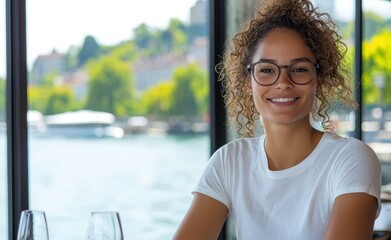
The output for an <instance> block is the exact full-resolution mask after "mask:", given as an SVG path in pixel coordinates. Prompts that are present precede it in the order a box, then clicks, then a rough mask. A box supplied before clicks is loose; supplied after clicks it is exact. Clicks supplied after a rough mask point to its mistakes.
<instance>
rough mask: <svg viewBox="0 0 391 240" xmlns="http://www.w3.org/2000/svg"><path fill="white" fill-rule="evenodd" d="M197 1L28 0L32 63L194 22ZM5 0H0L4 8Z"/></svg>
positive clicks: (340, 7)
mask: <svg viewBox="0 0 391 240" xmlns="http://www.w3.org/2000/svg"><path fill="white" fill-rule="evenodd" d="M322 1H323V0H322ZM196 2H197V0H26V7H27V62H28V63H27V65H28V68H29V69H31V67H32V64H33V62H34V60H35V59H36V58H37V57H38V55H42V54H49V53H50V52H51V51H52V50H53V49H56V50H57V51H58V52H60V53H65V52H67V51H68V49H69V47H70V46H71V45H74V46H81V45H82V43H83V41H84V38H85V36H87V35H92V36H94V37H95V39H96V40H97V42H98V43H99V44H102V45H114V44H117V43H119V42H121V41H123V40H126V39H129V38H130V37H131V34H132V30H133V29H134V28H135V27H136V26H138V25H139V24H140V23H143V22H144V23H147V24H148V25H149V26H151V27H156V28H165V27H166V26H167V25H168V22H169V20H170V19H171V18H173V17H176V18H179V19H181V20H182V21H185V22H188V21H189V18H190V8H191V7H192V6H194V5H195V3H196ZM363 5H364V10H368V9H371V10H374V11H376V12H378V13H380V14H381V15H383V16H384V17H391V2H386V1H384V0H364V1H363ZM334 7H335V9H336V17H337V18H339V19H343V20H351V19H353V16H354V0H335V4H334ZM4 12H5V0H0V13H4ZM0 16H2V17H0V77H4V76H5V47H6V46H5V14H0Z"/></svg>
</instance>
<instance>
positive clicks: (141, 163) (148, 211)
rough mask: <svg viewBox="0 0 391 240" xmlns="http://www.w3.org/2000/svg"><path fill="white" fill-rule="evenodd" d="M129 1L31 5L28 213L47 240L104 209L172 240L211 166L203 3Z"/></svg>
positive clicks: (144, 233) (77, 230) (82, 227)
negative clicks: (42, 215) (43, 219)
mask: <svg viewBox="0 0 391 240" xmlns="http://www.w3.org/2000/svg"><path fill="white" fill-rule="evenodd" d="M88 2H89V4H85V3H88ZM130 2H131V1H116V4H113V2H112V1H111V2H110V1H99V2H96V1H82V2H80V1H75V2H74V3H73V2H72V1H59V0H56V1H53V0H50V1H48V0H39V1H38V0H37V1H27V22H28V24H27V26H28V29H27V34H28V37H27V39H28V43H27V46H28V49H27V52H28V56H29V63H28V66H29V86H28V97H29V112H28V122H29V161H30V162H29V167H30V169H29V177H30V207H31V208H34V209H41V210H44V211H45V212H46V213H47V219H48V226H49V233H50V236H51V238H55V239H82V238H85V233H86V227H87V222H88V217H89V214H90V212H91V211H99V210H113V211H118V212H120V216H121V219H122V221H123V226H124V235H125V238H130V239H169V238H171V237H172V234H173V233H174V231H175V229H176V228H177V226H178V224H179V222H180V220H181V219H182V217H183V215H184V213H185V211H186V210H187V207H188V204H189V202H190V201H191V197H192V195H191V194H190V192H191V190H192V188H193V186H194V184H195V182H196V181H197V180H198V178H199V176H200V174H201V171H202V169H203V166H204V164H205V163H206V161H207V159H208V157H209V152H210V150H209V137H208V131H209V108H208V98H209V89H208V86H209V84H208V73H207V68H208V59H207V57H208V45H209V43H208V36H207V27H206V26H207V21H206V20H207V16H206V15H205V14H206V13H207V12H208V11H207V6H208V3H207V1H204V0H186V1H179V2H178V1H176V0H175V1H174V0H172V1H143V4H140V3H137V4H135V3H133V6H131V5H129V4H130ZM170 2H172V3H170ZM92 4H93V5H94V8H93V11H92V10H91V8H90V6H91V5H92ZM160 4H161V6H160ZM171 4H175V6H176V7H175V8H171V7H169V6H171ZM152 5H153V6H154V7H153V8H152V9H151V8H150V6H152ZM42 6H45V9H47V10H46V11H44V12H42V10H41V9H42ZM75 6H77V7H76V8H75ZM143 6H144V7H147V8H142V7H143ZM70 8H71V9H72V11H66V9H70ZM59 9H61V10H60V12H65V13H66V14H65V15H64V16H62V15H61V13H59ZM162 9H164V10H163V11H162ZM155 10H158V11H159V12H158V13H156V14H154V11H155ZM69 12H72V14H71V15H72V16H71V17H70V15H69ZM87 12H88V17H87V16H86V13H87ZM145 12H149V14H144V13H145ZM111 13H113V14H111ZM139 13H143V14H141V15H140V14H139ZM184 13H186V14H184ZM164 15H166V18H160V19H157V20H156V19H155V18H156V16H159V17H162V16H164ZM102 16H104V17H102ZM148 16H149V17H148ZM47 19H50V21H47ZM102 19H104V20H102ZM135 20H137V21H136V23H135V24H134V23H133V22H134V21H135ZM124 23H125V24H124ZM70 26H72V27H70ZM68 29H69V32H67V31H68ZM64 36H66V37H65V38H64ZM110 36H112V37H114V36H115V37H116V38H115V39H114V38H111V39H109V38H110ZM43 41H45V44H43V43H42V42H43ZM38 50H39V51H38Z"/></svg>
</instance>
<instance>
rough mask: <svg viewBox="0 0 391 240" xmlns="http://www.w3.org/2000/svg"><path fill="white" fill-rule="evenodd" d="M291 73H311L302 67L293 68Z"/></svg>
mask: <svg viewBox="0 0 391 240" xmlns="http://www.w3.org/2000/svg"><path fill="white" fill-rule="evenodd" d="M291 72H292V73H304V72H309V69H308V68H306V67H302V66H297V67H296V66H294V67H292V68H291Z"/></svg>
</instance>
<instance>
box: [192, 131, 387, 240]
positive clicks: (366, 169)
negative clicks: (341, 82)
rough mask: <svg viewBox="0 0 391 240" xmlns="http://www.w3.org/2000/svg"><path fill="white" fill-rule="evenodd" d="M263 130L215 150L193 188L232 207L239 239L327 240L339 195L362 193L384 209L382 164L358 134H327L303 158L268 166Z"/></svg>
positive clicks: (230, 209)
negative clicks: (284, 166)
mask: <svg viewBox="0 0 391 240" xmlns="http://www.w3.org/2000/svg"><path fill="white" fill-rule="evenodd" d="M264 141H265V135H263V136H262V137H260V138H242V139H238V140H235V141H232V142H230V143H228V144H226V145H225V146H223V147H222V148H220V149H219V150H217V151H216V152H215V153H214V154H213V156H212V157H211V159H210V161H209V162H208V164H207V166H206V168H205V171H204V173H203V175H202V176H201V179H200V181H199V183H198V184H197V186H196V188H195V189H194V192H199V193H202V194H205V195H208V196H210V197H212V198H214V199H216V200H218V201H220V202H222V203H223V204H225V205H226V206H227V207H228V209H229V214H230V215H231V216H232V218H233V220H234V221H235V225H236V233H237V237H238V239H245V240H250V239H257V240H259V239H267V240H271V239H272V240H275V239H283V240H289V239H292V240H297V239H300V240H306V239H308V240H314V239H323V237H324V234H325V231H326V229H327V225H328V222H329V218H330V214H331V210H332V207H333V203H334V200H335V198H336V197H337V196H339V195H342V194H346V193H353V192H364V193H368V194H370V195H373V196H375V197H376V198H377V199H378V206H379V207H378V213H377V215H378V214H379V212H380V209H381V204H380V189H381V165H380V162H379V160H378V158H377V156H376V154H375V153H374V152H373V150H372V149H371V148H370V147H368V146H367V145H366V144H364V143H363V142H361V141H359V140H357V139H354V138H349V139H346V138H342V137H340V136H338V135H336V134H332V133H324V134H323V137H322V138H321V140H320V142H319V144H318V145H317V147H316V148H315V149H314V151H313V152H312V153H311V154H310V155H309V156H308V157H307V158H306V159H305V160H303V161H302V162H301V163H299V164H297V165H296V166H293V167H291V168H288V169H285V170H281V171H270V170H269V168H268V162H267V157H266V153H265V149H264Z"/></svg>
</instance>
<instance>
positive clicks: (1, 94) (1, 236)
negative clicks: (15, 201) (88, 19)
mask: <svg viewBox="0 0 391 240" xmlns="http://www.w3.org/2000/svg"><path fill="white" fill-rule="evenodd" d="M0 13H1V14H0V16H2V17H0V43H1V44H0V182H1V184H0V213H1V214H0V240H5V239H7V236H8V235H7V234H8V227H7V224H8V223H7V217H8V214H7V131H6V124H5V122H6V115H5V112H6V110H5V108H6V104H5V98H6V96H5V95H6V86H5V84H6V81H5V79H6V69H7V68H6V42H5V0H0Z"/></svg>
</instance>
